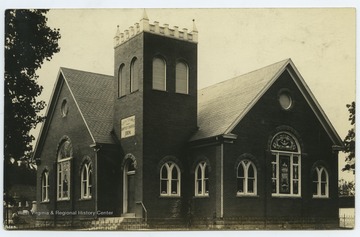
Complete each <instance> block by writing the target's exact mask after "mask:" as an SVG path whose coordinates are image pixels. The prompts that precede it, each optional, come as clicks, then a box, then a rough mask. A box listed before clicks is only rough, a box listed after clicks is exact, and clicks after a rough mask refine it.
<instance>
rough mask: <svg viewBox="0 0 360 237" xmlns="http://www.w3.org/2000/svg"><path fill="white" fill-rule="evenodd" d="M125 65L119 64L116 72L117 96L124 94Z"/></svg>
mask: <svg viewBox="0 0 360 237" xmlns="http://www.w3.org/2000/svg"><path fill="white" fill-rule="evenodd" d="M124 67H125V65H124V64H121V65H120V68H119V72H118V83H117V86H118V88H117V89H118V97H121V96H124V95H125V94H126V81H125V70H124Z"/></svg>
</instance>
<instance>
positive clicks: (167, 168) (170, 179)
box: [160, 162, 181, 196]
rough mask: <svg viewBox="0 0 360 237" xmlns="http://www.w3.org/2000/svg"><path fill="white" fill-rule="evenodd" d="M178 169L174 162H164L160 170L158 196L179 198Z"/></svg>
mask: <svg viewBox="0 0 360 237" xmlns="http://www.w3.org/2000/svg"><path fill="white" fill-rule="evenodd" d="M180 178H181V174H180V169H179V167H178V166H177V165H176V164H175V163H174V162H166V163H165V164H164V165H163V166H162V167H161V169H160V195H161V196H180Z"/></svg>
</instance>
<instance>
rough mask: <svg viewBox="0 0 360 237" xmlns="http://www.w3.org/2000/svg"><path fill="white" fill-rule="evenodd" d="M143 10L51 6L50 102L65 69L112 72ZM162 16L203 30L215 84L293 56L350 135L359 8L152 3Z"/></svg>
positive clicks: (205, 64)
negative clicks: (120, 44) (119, 43)
mask: <svg viewBox="0 0 360 237" xmlns="http://www.w3.org/2000/svg"><path fill="white" fill-rule="evenodd" d="M143 11H144V10H143V9H116V10H115V9H96V10H89V9H88V10H69V9H68V10H51V11H50V12H49V14H48V18H49V21H48V25H49V26H50V27H52V28H59V29H60V32H61V35H62V38H61V40H60V41H59V44H60V47H61V52H60V53H58V54H56V55H55V56H54V57H53V59H52V60H51V61H50V62H46V63H45V64H44V65H43V67H42V69H41V70H39V71H38V75H39V76H40V80H39V83H41V84H42V85H44V91H43V95H42V97H41V98H42V99H44V100H45V101H48V100H49V97H50V94H51V91H52V89H53V86H54V82H55V79H56V77H57V74H58V71H59V67H69V68H74V69H80V70H85V71H91V72H97V73H103V74H108V75H113V73H114V69H113V67H114V63H113V37H114V35H115V32H116V27H117V25H119V28H120V30H121V31H124V30H126V29H128V27H129V26H133V25H134V23H136V22H139V21H140V19H141V16H142V14H143ZM146 12H147V15H148V17H149V19H150V23H152V22H154V21H158V22H159V23H160V25H163V24H165V23H167V24H169V25H170V28H173V26H179V28H180V29H182V28H187V29H188V30H189V32H190V31H191V30H192V28H193V22H192V20H193V19H195V24H196V27H197V29H198V31H199V43H198V85H199V88H203V87H205V86H209V85H212V84H215V83H217V82H221V81H224V80H227V79H230V78H232V77H234V76H237V75H241V74H244V73H247V72H250V71H252V70H255V69H258V68H261V67H264V66H267V65H269V64H272V63H275V62H278V61H281V60H283V59H286V58H291V59H292V60H293V62H294V63H295V65H296V67H297V68H298V70H299V72H300V74H301V75H302V76H303V77H304V79H305V81H306V83H307V84H308V86H309V87H310V89H311V90H312V92H313V94H314V95H315V97H316V99H317V100H318V102H319V103H320V105H321V106H322V108H323V110H324V111H325V113H326V114H327V116H328V117H329V119H330V121H331V122H332V124H333V126H334V127H335V129H336V130H337V132H338V133H339V135H340V136H341V138H343V137H344V136H345V135H346V134H347V131H348V129H349V128H350V124H349V122H348V116H349V114H348V111H347V108H346V107H345V105H346V104H347V103H350V102H351V101H353V100H355V68H356V67H355V55H356V52H355V34H356V32H355V23H356V22H355V9H351V8H342V9H341V8H336V9H334V8H332V9H330V8H327V9H324V8H323V9H321V8H316V9H315V8H314V9H309V8H308V9H234V8H232V9H146Z"/></svg>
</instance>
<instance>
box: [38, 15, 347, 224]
mask: <svg viewBox="0 0 360 237" xmlns="http://www.w3.org/2000/svg"><path fill="white" fill-rule="evenodd" d="M197 42H198V31H197V29H196V27H195V24H194V27H193V29H192V31H189V32H188V30H187V29H179V28H178V27H173V28H171V27H169V25H168V24H164V25H163V26H160V25H159V23H158V22H154V23H150V22H149V19H148V17H147V15H146V13H145V12H144V15H143V16H142V19H141V20H140V23H136V24H135V25H134V26H131V27H130V28H129V29H128V30H125V32H121V31H120V30H119V29H118V30H117V33H116V35H115V38H114V75H102V74H97V73H93V72H85V71H79V70H75V69H70V68H60V70H59V73H58V76H57V81H56V84H55V87H54V90H53V94H52V96H51V100H50V102H49V106H48V111H47V117H46V120H45V122H44V124H43V127H42V129H41V133H40V137H39V140H38V142H37V145H36V151H35V154H34V157H35V159H36V160H37V164H38V175H37V212H38V213H39V215H38V220H39V221H47V222H48V223H56V222H59V223H60V222H61V221H71V222H72V223H73V222H76V221H86V220H88V221H92V220H98V219H101V218H115V217H119V218H122V219H132V218H133V219H140V220H142V221H144V222H146V223H148V224H149V226H150V228H151V226H156V224H157V223H160V222H163V221H171V220H176V221H177V223H179V225H182V224H184V225H189V223H190V225H194V226H196V224H197V223H198V224H199V225H200V224H201V223H202V224H203V223H205V222H206V223H210V224H211V225H217V226H220V227H224V228H226V226H227V225H231V226H236V225H242V223H245V222H246V221H248V222H249V220H251V221H253V223H255V222H256V221H257V222H256V223H308V224H309V225H311V224H317V225H318V224H319V223H324V225H325V224H326V225H328V226H329V227H330V228H331V227H334V228H335V227H337V224H338V192H337V183H338V152H339V151H340V150H341V149H342V141H341V139H340V137H339V135H338V134H337V132H336V131H335V129H334V127H333V126H332V125H331V123H330V121H329V119H328V118H327V116H326V115H325V113H324V111H323V110H322V109H321V107H320V105H319V103H318V102H317V101H316V99H315V98H314V95H313V94H312V92H311V91H310V89H309V87H308V86H307V85H306V83H305V81H304V78H303V77H302V76H301V74H300V73H299V71H298V70H297V68H296V67H295V65H294V63H293V62H292V60H291V59H286V60H283V61H280V62H276V63H274V64H272V65H269V66H266V67H263V68H260V69H258V70H256V71H253V72H250V73H247V74H245V75H241V76H238V77H235V78H232V79H230V80H226V81H223V82H221V83H218V84H215V85H213V86H209V87H206V88H204V89H201V90H198V88H197V86H198V77H197V75H198V71H197V70H198V69H197V63H198V57H197ZM200 80H201V79H200ZM174 223H175V222H174ZM210 224H209V225H210Z"/></svg>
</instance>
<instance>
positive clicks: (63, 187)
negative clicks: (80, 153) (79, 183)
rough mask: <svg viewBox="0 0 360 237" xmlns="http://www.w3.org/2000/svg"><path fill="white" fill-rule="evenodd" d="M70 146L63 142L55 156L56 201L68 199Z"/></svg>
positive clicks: (66, 141)
mask: <svg viewBox="0 0 360 237" xmlns="http://www.w3.org/2000/svg"><path fill="white" fill-rule="evenodd" d="M72 154H73V151H72V144H71V142H70V141H69V140H65V141H63V142H62V144H61V145H60V148H59V150H58V155H57V200H69V199H70V187H71V160H72Z"/></svg>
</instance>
